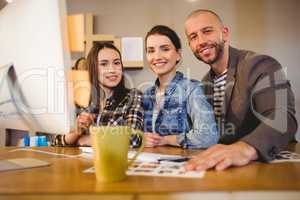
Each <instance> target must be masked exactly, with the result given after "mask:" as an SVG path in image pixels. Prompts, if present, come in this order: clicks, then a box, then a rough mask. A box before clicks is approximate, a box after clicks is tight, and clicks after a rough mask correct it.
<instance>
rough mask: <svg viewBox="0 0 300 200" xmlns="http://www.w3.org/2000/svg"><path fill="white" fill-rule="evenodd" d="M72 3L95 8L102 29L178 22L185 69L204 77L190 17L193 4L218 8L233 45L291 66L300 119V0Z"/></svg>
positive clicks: (70, 4)
mask: <svg viewBox="0 0 300 200" xmlns="http://www.w3.org/2000/svg"><path fill="white" fill-rule="evenodd" d="M67 8H68V14H75V13H93V14H95V15H96V19H95V32H96V33H103V34H114V35H118V36H139V37H143V36H145V34H146V32H147V31H148V30H149V29H150V28H151V27H152V26H153V25H157V24H165V25H168V26H170V27H172V28H173V29H174V30H176V31H177V33H178V34H179V35H180V36H181V38H182V43H183V56H184V58H183V63H182V65H183V66H184V67H181V68H180V70H181V71H183V72H185V73H186V74H189V75H190V76H191V77H192V78H195V79H201V77H202V76H203V75H204V74H205V72H206V71H207V70H208V67H207V66H206V65H205V64H202V63H199V62H198V61H197V60H196V59H195V58H194V56H193V55H192V53H191V51H190V50H189V48H188V46H187V41H186V38H185V35H184V26H183V25H184V19H185V17H186V16H187V15H188V14H189V13H190V12H191V11H192V10H195V9H198V8H207V9H212V10H214V11H216V12H217V13H218V14H219V15H220V16H221V17H222V18H223V20H224V23H225V24H227V25H228V26H229V28H230V31H231V44H232V45H233V46H235V47H238V48H243V49H250V50H253V51H257V52H259V53H265V54H269V55H272V56H273V57H274V58H276V59H277V60H278V61H280V63H281V64H282V66H283V67H286V68H287V74H288V78H289V79H290V80H291V82H292V86H293V90H294V92H295V96H296V107H297V112H298V113H297V117H298V118H299V119H300V87H299V86H300V79H299V78H298V77H297V76H298V74H299V72H300V70H299V67H298V65H299V63H300V38H299V35H300V20H299V19H300V12H299V10H300V1H299V0H251V1H249V0H67ZM128 74H129V75H130V76H131V77H132V79H133V82H134V86H135V87H139V86H141V85H143V84H144V83H145V82H147V81H150V82H152V81H153V80H154V76H153V74H152V73H151V71H149V69H148V67H145V68H144V69H143V70H133V71H128ZM298 132H299V131H298ZM298 138H299V139H300V134H298Z"/></svg>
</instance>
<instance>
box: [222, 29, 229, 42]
mask: <svg viewBox="0 0 300 200" xmlns="http://www.w3.org/2000/svg"><path fill="white" fill-rule="evenodd" d="M222 34H223V40H224V42H227V41H228V39H229V28H228V27H227V26H224V27H223V29H222Z"/></svg>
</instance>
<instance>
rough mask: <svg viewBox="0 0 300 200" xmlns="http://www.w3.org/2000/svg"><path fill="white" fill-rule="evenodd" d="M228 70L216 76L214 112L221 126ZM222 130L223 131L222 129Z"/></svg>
mask: <svg viewBox="0 0 300 200" xmlns="http://www.w3.org/2000/svg"><path fill="white" fill-rule="evenodd" d="M226 77H227V71H226V72H224V73H223V74H221V75H219V76H216V77H215V78H214V80H213V81H214V87H213V88H214V93H213V94H214V98H213V99H214V106H213V107H214V113H215V117H216V121H217V124H218V126H219V128H221V126H222V124H221V123H222V121H223V120H222V109H223V103H224V97H225V88H226ZM221 132H222V131H221Z"/></svg>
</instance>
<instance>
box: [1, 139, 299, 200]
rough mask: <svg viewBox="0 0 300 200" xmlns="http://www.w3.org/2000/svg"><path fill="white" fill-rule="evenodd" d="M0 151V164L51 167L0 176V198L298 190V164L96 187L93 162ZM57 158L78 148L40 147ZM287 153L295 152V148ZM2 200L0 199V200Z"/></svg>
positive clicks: (131, 180)
mask: <svg viewBox="0 0 300 200" xmlns="http://www.w3.org/2000/svg"><path fill="white" fill-rule="evenodd" d="M12 149H14V148H0V159H8V158H22V157H33V158H38V159H41V160H45V161H48V162H50V163H51V166H48V167H41V168H35V169H24V170H19V171H7V172H1V173H0V195H2V196H3V195H24V194H25V195H32V194H57V195H58V194H65V195H66V194H72V195H75V194H99V193H101V194H111V193H113V194H153V193H156V194H162V193H173V192H176V193H178V192H179V193H180V192H204V191H205V192H215V191H219V192H222V191H223V192H224V191H229V192H235V191H253V190H255V191H262V190H264V191H279V190H280V191H297V192H299V191H300V163H276V164H265V163H253V164H250V165H248V166H245V167H240V168H231V169H228V170H226V171H222V172H216V171H213V170H211V171H208V172H207V173H206V174H205V177H204V178H202V179H189V178H166V177H142V176H129V177H128V178H127V179H126V180H125V181H122V182H116V183H107V184H101V183H97V182H96V179H95V176H94V174H86V173H82V170H84V169H86V168H88V167H91V166H92V164H93V163H92V160H88V159H84V158H66V157H61V156H53V155H46V154H41V153H36V152H29V151H16V152H10V150H12ZM39 150H46V151H50V152H56V153H65V154H79V153H80V150H79V149H78V148H58V147H56V148H54V147H47V148H39ZM291 150H293V151H296V152H300V144H297V145H292V146H291ZM145 151H147V152H157V153H166V154H181V155H191V154H193V153H195V152H194V151H190V150H183V149H179V148H172V147H160V148H149V149H146V150H145ZM0 199H1V198H0Z"/></svg>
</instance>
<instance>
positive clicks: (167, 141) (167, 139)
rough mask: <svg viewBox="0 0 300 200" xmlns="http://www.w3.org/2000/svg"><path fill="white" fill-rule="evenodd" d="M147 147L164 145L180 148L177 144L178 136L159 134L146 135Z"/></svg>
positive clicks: (147, 133) (148, 133)
mask: <svg viewBox="0 0 300 200" xmlns="http://www.w3.org/2000/svg"><path fill="white" fill-rule="evenodd" d="M145 139H146V143H145V147H156V146H164V145H172V146H180V145H179V144H177V142H176V135H167V136H160V135H159V134H157V133H150V132H146V133H145Z"/></svg>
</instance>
